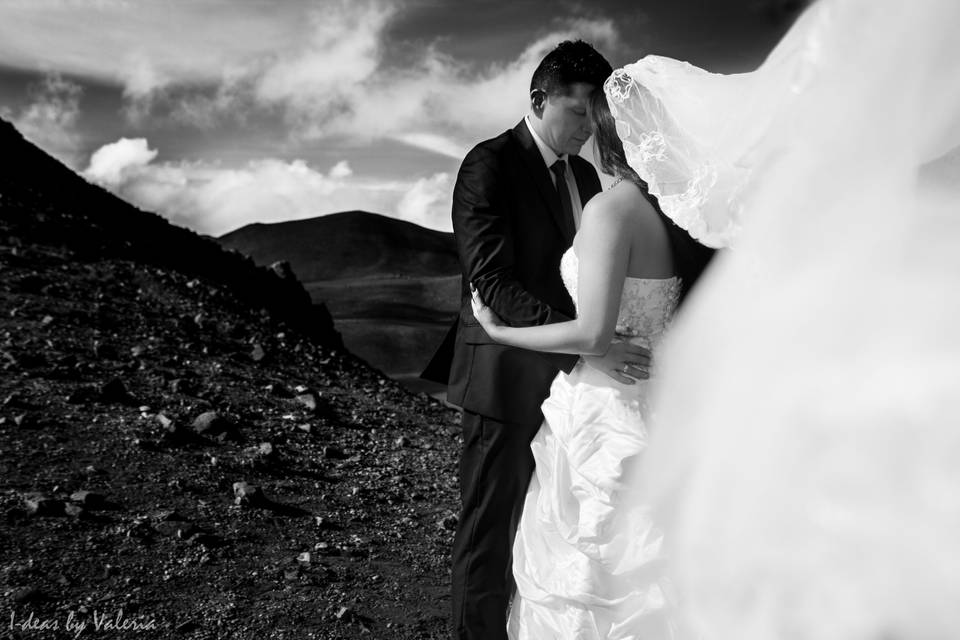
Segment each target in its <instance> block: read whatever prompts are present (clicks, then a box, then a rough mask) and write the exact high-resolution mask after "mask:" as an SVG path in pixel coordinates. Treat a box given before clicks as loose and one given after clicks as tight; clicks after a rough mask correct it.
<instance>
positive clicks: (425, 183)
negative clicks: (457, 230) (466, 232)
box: [397, 173, 453, 231]
mask: <svg viewBox="0 0 960 640" xmlns="http://www.w3.org/2000/svg"><path fill="white" fill-rule="evenodd" d="M452 194H453V181H452V179H451V177H450V174H449V173H437V174H434V175H433V176H431V177H429V178H420V179H419V180H417V181H416V182H414V183H413V186H411V187H410V188H409V189H408V190H407V192H406V193H404V194H403V197H402V198H401V199H400V203H399V204H398V205H397V217H398V218H400V219H401V220H408V221H410V222H415V223H416V224H419V225H420V226H422V227H428V228H430V229H441V230H443V231H451V230H452V225H451V217H450V208H451V206H452Z"/></svg>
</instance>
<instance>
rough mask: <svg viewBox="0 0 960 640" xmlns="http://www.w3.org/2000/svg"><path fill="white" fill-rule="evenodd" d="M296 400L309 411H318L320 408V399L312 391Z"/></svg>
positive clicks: (302, 394)
mask: <svg viewBox="0 0 960 640" xmlns="http://www.w3.org/2000/svg"><path fill="white" fill-rule="evenodd" d="M296 400H297V402H299V403H300V404H302V405H303V406H304V407H306V408H307V410H308V411H316V410H317V408H318V407H319V406H320V399H319V398H318V397H317V394H315V393H313V392H312V391H310V392H307V393H301V394H300V395H298V396H297V398H296Z"/></svg>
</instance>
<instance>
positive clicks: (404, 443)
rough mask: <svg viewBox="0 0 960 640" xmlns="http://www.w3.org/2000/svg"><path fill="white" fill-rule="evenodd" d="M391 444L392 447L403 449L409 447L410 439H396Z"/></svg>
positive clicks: (405, 437)
mask: <svg viewBox="0 0 960 640" xmlns="http://www.w3.org/2000/svg"><path fill="white" fill-rule="evenodd" d="M393 444H394V446H395V447H397V448H398V449H403V448H404V447H409V446H410V438H408V437H407V436H400V437H399V438H397V439H396V440H394V442H393Z"/></svg>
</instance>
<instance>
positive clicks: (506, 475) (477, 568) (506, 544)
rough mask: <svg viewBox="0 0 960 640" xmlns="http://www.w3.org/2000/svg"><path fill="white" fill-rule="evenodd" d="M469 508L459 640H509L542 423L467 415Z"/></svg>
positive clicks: (461, 542) (458, 596)
mask: <svg viewBox="0 0 960 640" xmlns="http://www.w3.org/2000/svg"><path fill="white" fill-rule="evenodd" d="M461 425H462V427H463V454H462V456H461V458H460V496H461V502H462V510H461V513H460V521H459V523H458V526H457V533H456V536H455V537H454V542H453V576H452V580H453V585H452V587H453V588H452V604H453V627H454V638H456V639H457V640H481V639H482V640H506V638H507V607H508V606H509V603H510V597H511V595H512V592H513V572H512V568H511V555H512V549H513V538H514V535H515V534H516V531H517V524H518V523H519V520H520V514H521V512H522V509H523V500H524V496H525V495H526V492H527V486H528V485H529V483H530V477H531V474H532V473H533V467H534V461H533V454H532V453H531V452H530V443H531V441H532V440H533V437H534V436H535V435H536V433H537V430H538V429H539V428H540V423H537V424H518V423H512V422H500V421H497V420H493V419H491V418H487V417H484V416H481V415H478V414H475V413H471V412H469V411H464V414H463V420H462V423H461Z"/></svg>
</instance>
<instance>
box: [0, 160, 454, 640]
mask: <svg viewBox="0 0 960 640" xmlns="http://www.w3.org/2000/svg"><path fill="white" fill-rule="evenodd" d="M0 168H2V167H0ZM10 175H11V174H10V172H9V171H4V176H5V177H6V178H7V181H6V182H4V180H3V179H0V275H2V277H0V637H18V638H55V637H80V638H83V637H91V638H97V637H128V636H133V637H142V638H168V637H184V638H238V639H243V638H251V639H252V638H357V637H371V638H400V639H403V638H441V637H446V636H447V631H446V629H447V622H446V618H447V608H448V597H447V590H448V581H449V548H450V544H451V538H452V535H453V533H452V529H453V528H454V526H455V523H456V516H455V515H454V514H455V510H456V504H457V499H456V490H457V489H456V480H455V478H456V459H457V454H458V452H459V446H460V444H459V441H460V431H459V427H458V424H457V422H458V417H457V414H456V413H455V412H453V411H451V410H449V409H447V408H445V407H443V406H442V405H441V404H439V403H438V402H437V401H435V400H432V399H430V398H429V397H427V396H425V395H414V394H411V393H409V392H407V391H405V390H404V389H402V388H401V387H400V386H399V385H398V384H396V383H395V382H393V381H391V380H389V379H387V378H385V377H384V376H382V375H380V374H379V373H378V372H376V371H374V370H372V369H370V368H369V367H367V366H366V365H365V364H363V363H362V362H361V361H359V360H358V359H356V358H354V357H353V356H351V355H350V354H348V353H346V352H344V351H342V350H341V349H340V348H338V347H337V346H336V341H335V340H333V339H329V336H327V338H322V337H320V338H318V336H316V335H308V334H309V331H305V330H303V328H302V327H296V326H293V325H294V324H296V323H293V322H285V321H284V320H283V317H284V315H283V313H279V314H278V313H274V309H272V308H271V307H270V306H269V305H266V306H264V307H262V308H260V307H258V305H251V302H250V296H249V295H247V294H245V293H244V292H242V291H239V290H238V289H237V287H236V286H235V285H234V284H231V283H230V282H226V281H225V280H224V279H223V278H219V279H218V278H216V277H200V276H198V275H197V273H192V272H190V269H187V268H184V269H178V268H175V266H176V264H178V263H177V262H176V261H175V260H173V259H171V260H168V261H165V259H159V258H151V259H150V260H146V261H142V260H139V259H138V258H137V255H138V246H137V244H136V240H129V239H126V240H125V239H123V238H122V237H119V236H118V237H114V238H111V239H110V241H109V242H107V243H105V244H104V245H103V246H100V247H98V249H97V250H96V251H91V250H90V246H89V243H87V242H85V243H84V244H78V241H77V240H76V239H75V237H74V236H75V234H71V233H65V232H63V230H64V229H65V228H67V227H69V225H73V226H74V227H76V228H80V227H88V226H90V225H95V224H96V223H97V220H98V217H97V216H98V212H97V211H95V210H89V209H88V207H87V205H86V204H85V203H84V202H83V201H82V200H81V201H78V202H75V203H74V205H70V206H68V205H65V204H64V203H62V202H55V203H54V204H53V205H50V204H49V203H48V204H44V202H45V200H44V196H43V192H42V191H38V190H36V189H35V190H33V191H30V190H29V189H27V190H24V189H21V188H20V184H19V183H18V182H16V181H15V180H14V181H12V178H10ZM115 235H116V234H115ZM78 237H80V236H78ZM210 244H211V245H212V244H213V243H210ZM167 248H168V250H169V251H170V252H176V250H177V249H176V247H175V246H169V247H167ZM121 249H122V250H121ZM154 253H156V252H154ZM160 255H163V254H162V252H160ZM207 257H208V258H209V259H210V260H215V259H220V258H219V257H218V256H217V255H214V254H212V253H211V254H210V256H207ZM197 262H198V263H202V262H203V260H198V261H197ZM171 265H173V266H171ZM199 271H200V272H201V273H202V272H203V269H200V270H199ZM287 312H289V309H287V310H285V311H284V313H287ZM82 624H85V625H86V626H85V627H83V628H80V625H82ZM68 626H69V627H70V628H69V629H68V628H67V627H68Z"/></svg>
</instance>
